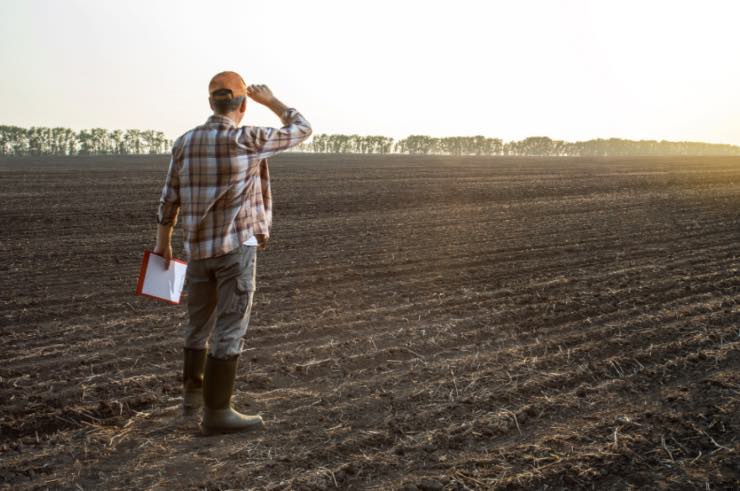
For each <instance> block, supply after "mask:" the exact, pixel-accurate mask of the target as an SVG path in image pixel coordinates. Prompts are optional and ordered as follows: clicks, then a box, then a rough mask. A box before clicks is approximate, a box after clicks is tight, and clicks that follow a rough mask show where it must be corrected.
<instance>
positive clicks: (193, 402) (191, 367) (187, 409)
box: [182, 348, 206, 416]
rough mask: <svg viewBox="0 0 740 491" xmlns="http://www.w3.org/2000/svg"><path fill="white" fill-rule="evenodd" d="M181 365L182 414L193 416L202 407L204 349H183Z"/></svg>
mask: <svg viewBox="0 0 740 491" xmlns="http://www.w3.org/2000/svg"><path fill="white" fill-rule="evenodd" d="M184 352H185V353H184V355H185V356H184V362H183V366H182V389H183V390H182V414H183V416H194V415H196V414H197V413H198V411H199V410H200V409H201V408H202V407H203V369H204V367H205V365H206V350H205V349H192V348H185V349H184Z"/></svg>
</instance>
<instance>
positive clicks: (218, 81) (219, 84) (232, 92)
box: [208, 71, 247, 102]
mask: <svg viewBox="0 0 740 491" xmlns="http://www.w3.org/2000/svg"><path fill="white" fill-rule="evenodd" d="M208 95H209V96H210V97H211V98H212V99H213V100H214V101H230V100H232V99H235V98H237V97H245V96H246V95H247V84H246V83H244V79H243V78H242V77H241V75H239V74H238V73H236V72H231V71H225V72H220V73H217V74H216V75H214V76H213V78H212V79H211V81H210V82H209V83H208ZM240 102H241V101H240Z"/></svg>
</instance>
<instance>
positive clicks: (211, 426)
mask: <svg viewBox="0 0 740 491" xmlns="http://www.w3.org/2000/svg"><path fill="white" fill-rule="evenodd" d="M238 360H239V356H238V355H237V356H234V357H232V358H231V359H228V360H220V359H217V358H213V357H211V356H208V357H207V360H206V370H205V378H204V380H203V402H204V407H203V421H202V422H201V428H202V430H203V432H204V433H206V434H214V433H233V432H237V431H250V430H259V429H262V428H264V427H265V424H264V422H263V421H262V417H260V416H251V415H245V414H241V413H239V412H237V411H235V410H234V409H233V408H232V407H231V394H232V393H233V391H234V379H235V378H236V367H237V364H238Z"/></svg>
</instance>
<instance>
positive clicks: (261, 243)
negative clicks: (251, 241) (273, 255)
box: [255, 234, 268, 251]
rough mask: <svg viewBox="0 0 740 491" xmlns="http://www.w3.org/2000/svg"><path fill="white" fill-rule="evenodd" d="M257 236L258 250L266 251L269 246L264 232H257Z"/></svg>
mask: <svg viewBox="0 0 740 491" xmlns="http://www.w3.org/2000/svg"><path fill="white" fill-rule="evenodd" d="M255 237H256V238H257V250H258V251H264V250H265V249H266V248H267V241H268V239H267V238H265V236H264V234H255Z"/></svg>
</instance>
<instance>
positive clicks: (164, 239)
mask: <svg viewBox="0 0 740 491" xmlns="http://www.w3.org/2000/svg"><path fill="white" fill-rule="evenodd" d="M174 226H175V224H174V223H172V224H170V225H157V245H155V246H154V250H153V251H152V252H153V253H154V254H156V255H158V256H162V257H163V258H164V265H165V269H170V262H171V261H172V229H173V228H174Z"/></svg>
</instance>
